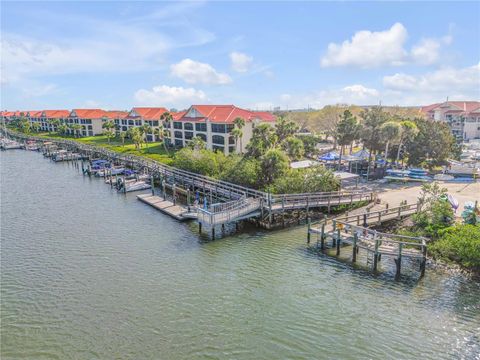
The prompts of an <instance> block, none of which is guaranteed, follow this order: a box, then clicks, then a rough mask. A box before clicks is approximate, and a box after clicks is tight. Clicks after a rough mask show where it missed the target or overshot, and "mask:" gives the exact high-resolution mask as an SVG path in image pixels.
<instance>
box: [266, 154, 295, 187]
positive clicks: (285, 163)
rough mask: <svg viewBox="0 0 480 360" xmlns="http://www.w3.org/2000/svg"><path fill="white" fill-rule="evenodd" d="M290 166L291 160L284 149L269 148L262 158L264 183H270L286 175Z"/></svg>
mask: <svg viewBox="0 0 480 360" xmlns="http://www.w3.org/2000/svg"><path fill="white" fill-rule="evenodd" d="M289 166H290V161H289V160H288V157H287V155H285V153H284V152H283V151H282V150H280V149H277V148H272V149H269V150H268V151H267V152H266V153H265V154H264V155H263V156H262V157H261V159H260V168H261V175H262V185H268V184H270V183H272V181H274V180H275V179H277V178H278V177H280V176H282V175H284V174H285V172H286V171H287V170H288V168H289Z"/></svg>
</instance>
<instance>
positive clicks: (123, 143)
mask: <svg viewBox="0 0 480 360" xmlns="http://www.w3.org/2000/svg"><path fill="white" fill-rule="evenodd" d="M119 136H120V140H122V146H124V145H125V136H127V133H126V132H125V131H122V132H121V133H120V135H119Z"/></svg>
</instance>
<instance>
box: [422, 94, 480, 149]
mask: <svg viewBox="0 0 480 360" xmlns="http://www.w3.org/2000/svg"><path fill="white" fill-rule="evenodd" d="M421 111H422V112H423V113H424V114H425V115H426V116H427V117H428V118H429V119H432V120H436V121H444V122H446V123H448V125H449V126H450V128H451V130H452V134H453V135H454V136H455V138H456V139H457V141H459V142H461V141H468V140H472V139H480V101H446V102H444V103H439V104H432V105H428V106H424V107H422V109H421Z"/></svg>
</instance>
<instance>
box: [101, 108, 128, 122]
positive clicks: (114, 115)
mask: <svg viewBox="0 0 480 360" xmlns="http://www.w3.org/2000/svg"><path fill="white" fill-rule="evenodd" d="M105 116H106V117H107V118H108V119H112V120H114V119H124V118H126V117H127V116H128V111H118V110H108V111H105Z"/></svg>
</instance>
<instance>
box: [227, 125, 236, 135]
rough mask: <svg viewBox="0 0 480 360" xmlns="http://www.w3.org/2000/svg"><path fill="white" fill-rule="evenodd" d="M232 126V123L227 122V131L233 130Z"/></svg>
mask: <svg viewBox="0 0 480 360" xmlns="http://www.w3.org/2000/svg"><path fill="white" fill-rule="evenodd" d="M234 127H235V125H234V124H228V125H227V133H230V132H232V130H233V128H234Z"/></svg>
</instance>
